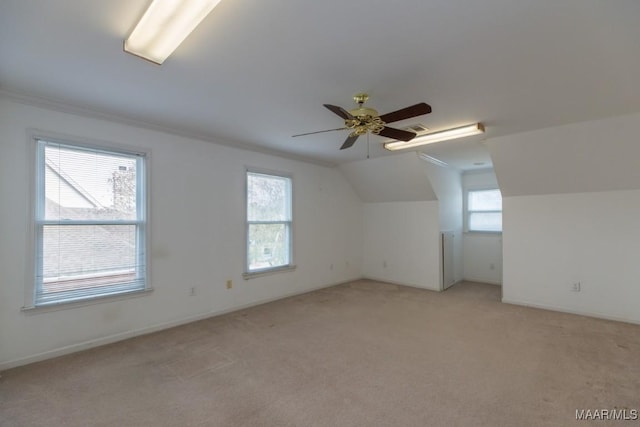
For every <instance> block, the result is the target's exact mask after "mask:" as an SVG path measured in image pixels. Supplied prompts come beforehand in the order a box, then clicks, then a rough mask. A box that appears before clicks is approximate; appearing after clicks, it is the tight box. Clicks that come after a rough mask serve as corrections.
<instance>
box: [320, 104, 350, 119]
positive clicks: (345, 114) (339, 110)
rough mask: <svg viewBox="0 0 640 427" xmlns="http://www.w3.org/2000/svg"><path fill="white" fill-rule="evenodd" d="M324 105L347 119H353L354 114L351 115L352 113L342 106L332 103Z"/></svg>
mask: <svg viewBox="0 0 640 427" xmlns="http://www.w3.org/2000/svg"><path fill="white" fill-rule="evenodd" d="M322 105H324V107H325V108H326V109H328V110H329V111H331V112H333V113H335V114H337V115H339V116H340V117H342V118H343V119H345V120H353V116H352V115H351V113H349V112H348V111H347V110H345V109H344V108H342V107H338V106H337V105H330V104H322Z"/></svg>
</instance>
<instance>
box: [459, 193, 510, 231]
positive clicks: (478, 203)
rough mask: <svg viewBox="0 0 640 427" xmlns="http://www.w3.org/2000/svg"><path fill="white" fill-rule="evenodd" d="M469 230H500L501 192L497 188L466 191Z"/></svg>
mask: <svg viewBox="0 0 640 427" xmlns="http://www.w3.org/2000/svg"><path fill="white" fill-rule="evenodd" d="M467 225H468V229H469V231H489V232H500V231H502V194H501V193H500V190H498V189H491V190H477V191H469V192H468V193H467Z"/></svg>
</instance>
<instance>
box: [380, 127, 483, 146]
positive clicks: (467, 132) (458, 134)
mask: <svg viewBox="0 0 640 427" xmlns="http://www.w3.org/2000/svg"><path fill="white" fill-rule="evenodd" d="M481 133H484V125H483V124H482V123H473V124H471V125H466V126H460V127H456V128H452V129H445V130H441V131H438V132H431V133H427V134H424V135H422V136H420V137H418V138H414V139H412V140H410V141H394V142H387V143H385V144H384V148H386V149H387V150H390V151H395V150H404V149H407V148H414V147H419V146H421V145H426V144H433V143H434V142H441V141H448V140H451V139H457V138H464V137H466V136H472V135H479V134H481Z"/></svg>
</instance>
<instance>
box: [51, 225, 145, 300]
mask: <svg viewBox="0 0 640 427" xmlns="http://www.w3.org/2000/svg"><path fill="white" fill-rule="evenodd" d="M136 229H137V226H135V225H107V226H105V225H45V226H43V231H42V254H43V255H42V288H43V291H44V292H48V291H55V290H57V289H59V288H60V287H65V288H68V287H69V286H73V287H78V286H79V287H87V286H88V287H90V286H95V284H96V283H97V284H100V285H103V284H105V282H109V281H113V279H118V280H116V281H121V279H123V278H124V277H125V276H127V275H133V276H135V273H136V265H137V262H138V251H137V247H136V246H137V242H136V240H137V239H136V234H137V233H136Z"/></svg>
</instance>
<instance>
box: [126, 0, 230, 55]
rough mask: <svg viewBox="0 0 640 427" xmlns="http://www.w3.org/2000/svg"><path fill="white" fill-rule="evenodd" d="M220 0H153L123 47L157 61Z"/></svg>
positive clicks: (180, 40)
mask: <svg viewBox="0 0 640 427" xmlns="http://www.w3.org/2000/svg"><path fill="white" fill-rule="evenodd" d="M220 1H221V0H182V1H176V0H153V2H152V3H151V4H150V5H149V7H148V8H147V10H146V12H145V13H144V15H143V16H142V18H140V21H138V23H137V24H136V26H135V28H134V29H133V31H132V32H131V34H130V35H129V37H127V39H126V40H125V41H124V51H125V52H128V53H131V54H133V55H136V56H139V57H141V58H143V59H146V60H148V61H151V62H154V63H156V64H158V65H160V64H162V63H163V62H164V61H165V59H167V58H168V57H169V55H171V54H172V53H173V51H174V50H176V49H177V47H178V46H179V45H180V43H182V42H183V41H184V39H186V38H187V36H188V35H189V34H191V32H192V31H193V30H194V29H195V28H196V27H197V26H198V24H200V22H202V20H203V19H204V18H205V17H206V16H207V15H208V14H209V13H210V12H211V11H212V10H213V8H214V7H216V6H217V5H218V3H220Z"/></svg>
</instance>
